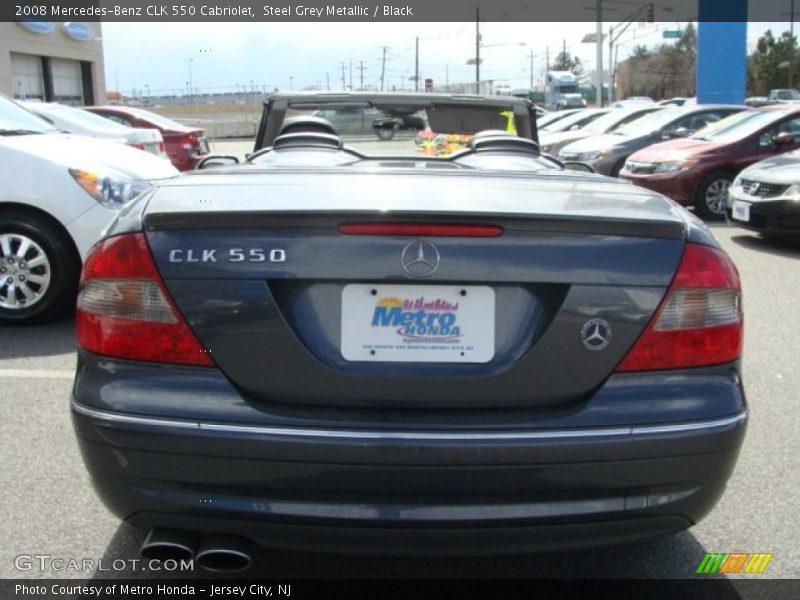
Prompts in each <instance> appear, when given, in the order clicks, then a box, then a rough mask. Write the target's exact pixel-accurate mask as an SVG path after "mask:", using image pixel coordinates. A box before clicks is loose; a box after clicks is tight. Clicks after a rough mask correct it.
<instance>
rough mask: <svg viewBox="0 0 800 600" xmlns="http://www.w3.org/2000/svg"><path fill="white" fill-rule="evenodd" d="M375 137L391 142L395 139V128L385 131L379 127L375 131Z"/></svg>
mask: <svg viewBox="0 0 800 600" xmlns="http://www.w3.org/2000/svg"><path fill="white" fill-rule="evenodd" d="M375 135H377V136H378V139H379V140H391V139H392V138H393V137H394V128H392V129H383V128H380V127H379V128H377V129H375Z"/></svg>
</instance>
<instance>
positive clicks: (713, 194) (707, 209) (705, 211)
mask: <svg viewBox="0 0 800 600" xmlns="http://www.w3.org/2000/svg"><path fill="white" fill-rule="evenodd" d="M731 183H733V175H731V174H730V173H726V172H724V171H716V172H713V173H709V174H708V175H706V176H705V177H704V178H703V180H702V181H701V182H700V185H698V186H697V192H696V193H695V200H694V210H695V212H696V213H697V215H698V216H700V217H702V218H704V219H708V220H712V221H720V220H722V219H724V218H725V206H726V204H727V202H728V188H730V187H731Z"/></svg>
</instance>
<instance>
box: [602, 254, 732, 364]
mask: <svg viewBox="0 0 800 600" xmlns="http://www.w3.org/2000/svg"><path fill="white" fill-rule="evenodd" d="M741 292H742V288H741V284H740V282H739V274H738V273H737V271H736V267H735V266H734V264H733V262H732V261H731V260H730V258H728V256H727V255H726V254H725V253H723V252H721V251H720V250H716V249H715V248H710V247H708V246H703V245H700V244H691V243H689V244H686V248H685V249H684V252H683V257H682V258H681V262H680V265H679V266H678V271H677V273H676V274H675V278H674V279H673V281H672V285H670V287H669V290H667V294H666V295H665V297H664V300H663V301H662V302H661V306H659V308H658V310H657V311H656V313H655V316H654V317H653V318H652V320H651V321H650V323H649V324H648V325H647V328H646V329H645V330H644V332H643V333H642V335H641V336H640V337H639V339H638V340H637V341H636V343H635V344H634V345H633V348H631V350H630V351H629V352H628V354H627V356H625V358H624V359H623V360H622V362H621V363H620V364H619V366H618V367H617V369H616V370H617V371H619V372H628V371H653V370H658V369H681V368H687V367H702V366H708V365H715V364H722V363H726V362H730V361H733V360H736V359H737V358H739V356H740V355H741V353H742V324H743V316H742V305H741Z"/></svg>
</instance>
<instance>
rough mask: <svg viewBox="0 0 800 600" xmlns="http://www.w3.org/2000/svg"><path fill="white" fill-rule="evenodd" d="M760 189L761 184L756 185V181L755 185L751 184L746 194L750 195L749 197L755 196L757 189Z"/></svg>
mask: <svg viewBox="0 0 800 600" xmlns="http://www.w3.org/2000/svg"><path fill="white" fill-rule="evenodd" d="M760 187H761V184H760V183H758V182H757V181H756V182H755V183H751V184H750V189H749V190H748V192H749V193H750V195H751V196H755V195H756V194H757V193H758V188H760Z"/></svg>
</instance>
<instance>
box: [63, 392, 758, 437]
mask: <svg viewBox="0 0 800 600" xmlns="http://www.w3.org/2000/svg"><path fill="white" fill-rule="evenodd" d="M71 405H72V409H73V410H74V411H75V412H77V413H79V414H82V415H85V416H87V417H91V418H93V419H97V420H100V421H105V422H107V423H118V424H129V425H143V426H149V427H165V428H170V427H171V428H180V429H196V430H198V431H216V432H223V433H245V434H258V435H264V436H281V437H314V438H347V439H377V440H420V441H423V440H430V441H471V440H475V441H481V440H486V441H493V440H542V439H553V438H560V439H563V438H593V437H612V436H638V435H652V434H659V433H682V432H684V431H697V430H701V429H724V428H726V427H731V426H733V425H738V424H739V423H741V422H742V421H744V420H745V419H747V411H743V412H741V413H739V414H737V415H734V416H732V417H724V418H721V419H712V420H709V421H693V422H689V423H675V424H671V425H638V426H630V427H609V428H598V429H556V430H550V431H508V432H458V433H454V432H449V431H440V432H428V431H415V432H402V431H358V430H354V429H351V430H337V429H303V428H292V427H263V426H254V425H228V424H224V423H202V422H198V421H180V420H177V419H175V420H171V419H156V418H150V417H139V416H132V415H123V414H119V413H112V412H107V411H103V410H97V409H94V408H89V407H87V406H84V405H82V404H78V403H77V402H76V401H75V399H74V398H73V399H72V401H71Z"/></svg>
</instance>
